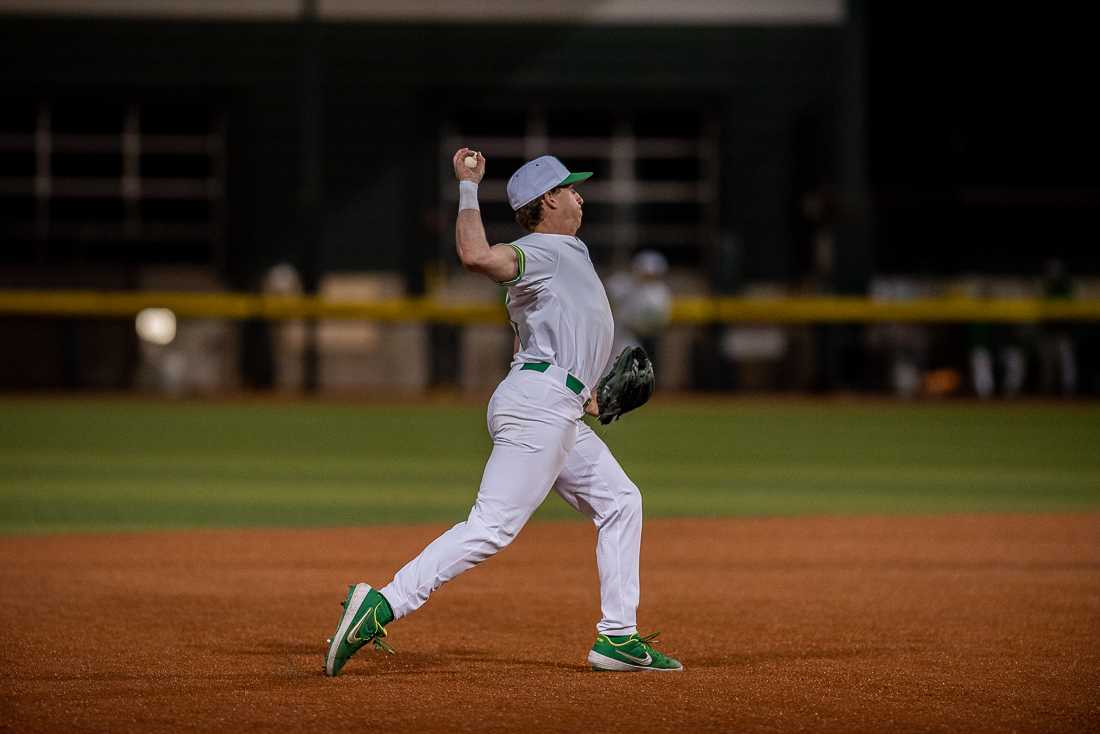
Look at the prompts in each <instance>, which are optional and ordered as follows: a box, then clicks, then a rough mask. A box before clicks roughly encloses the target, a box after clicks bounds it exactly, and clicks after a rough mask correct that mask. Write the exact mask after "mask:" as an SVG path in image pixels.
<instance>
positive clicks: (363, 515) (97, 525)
mask: <svg viewBox="0 0 1100 734" xmlns="http://www.w3.org/2000/svg"><path fill="white" fill-rule="evenodd" d="M0 414H2V416H3V420H2V421H0V532H3V533H24V532H59V531H89V530H90V531H97V530H119V529H151V528H193V527H244V526H326V525H359V524H372V523H408V522H426V521H457V520H459V519H461V518H462V517H464V515H465V513H466V511H467V510H468V508H469V506H470V503H471V502H472V500H473V498H474V495H475V493H476V491H477V485H478V481H479V478H480V475H481V468H482V466H483V464H484V460H485V457H486V456H487V455H488V451H489V439H488V436H487V434H486V430H485V411H484V407H481V406H478V407H473V406H456V405H424V404H415V405H409V406H398V405H384V406H382V405H366V404H364V405H347V406H337V405H332V404H323V403H322V404H313V403H301V404H280V403H247V402H242V403H179V404H175V403H169V402H156V401H152V402H141V401H128V400H123V401H111V400H106V399H49V400H29V399H14V400H5V401H0ZM598 430H599V431H600V432H601V434H602V435H603V436H604V439H605V440H606V441H607V442H608V443H609V444H610V445H611V447H612V448H613V449H614V451H615V453H616V455H617V456H618V457H619V460H620V462H621V463H622V464H623V466H624V468H625V469H626V470H627V472H628V473H629V474H630V475H631V476H632V477H633V478H634V480H635V481H636V482H637V484H638V485H639V486H640V487H641V488H642V493H643V495H644V496H645V507H646V512H647V516H649V517H657V516H722V515H797V514H855V513H863V514H866V513H881V514H898V513H943V512H1039V511H1074V510H1083V509H1100V406H1096V405H1087V406H1086V405H1067V406H1059V405H1054V404H1050V405H1020V406H1010V405H990V406H984V405H975V404H961V403H960V404H942V405H904V404H891V403H870V404H868V403H852V404H847V403H842V402H820V403H814V402H783V401H779V402H759V401H742V402H722V401H718V402H715V403H713V404H703V403H694V402H693V403H688V404H673V403H663V404H662V403H658V404H655V405H651V406H647V407H646V408H645V409H644V410H642V411H640V412H638V413H637V414H634V415H631V416H628V418H627V419H626V420H624V421H622V422H621V423H620V424H617V425H614V426H611V427H609V428H599V429H598ZM538 517H539V518H541V519H550V518H569V517H575V515H574V514H573V513H572V511H571V510H570V509H569V508H568V507H566V506H565V504H564V503H563V502H561V501H560V500H558V499H556V498H555V497H554V496H553V495H551V498H550V499H549V500H548V501H547V502H546V504H545V505H544V506H543V508H542V509H541V510H540V511H539V515H538Z"/></svg>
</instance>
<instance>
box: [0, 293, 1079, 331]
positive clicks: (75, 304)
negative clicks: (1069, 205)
mask: <svg viewBox="0 0 1100 734" xmlns="http://www.w3.org/2000/svg"><path fill="white" fill-rule="evenodd" d="M145 308H167V309H171V310H172V311H173V312H174V313H175V314H176V316H178V317H180V318H217V319H251V318H261V319H302V318H325V319H358V320H364V321H381V322H419V321H429V322H435V323H450V324H498V323H505V322H506V321H507V317H506V315H505V311H504V305H503V304H502V303H447V302H443V301H436V300H432V299H423V298H420V299H414V298H392V299H386V300H378V301H347V300H328V299H324V298H320V297H311V296H269V295H256V294H247V293H176V292H170V291H166V292H155V291H90V290H56V291H54V290H51V291H33V290H0V315H7V316H12V315H24V316H84V317H93V316H99V317H104V316H107V317H110V316H114V317H133V316H135V315H136V314H137V313H138V312H139V311H141V310H142V309H145ZM1055 319H1056V320H1064V321H1100V299H1087V300H1038V299H991V300H976V299H969V298H939V299H923V300H911V301H877V300H872V299H868V298H858V297H834V298H730V297H723V298H680V299H677V300H676V301H675V302H674V304H673V309H672V320H673V322H676V323H696V324H703V323H715V322H719V323H738V322H741V323H744V322H748V323H845V322H895V321H905V322H972V321H1002V322H1034V321H1044V320H1055Z"/></svg>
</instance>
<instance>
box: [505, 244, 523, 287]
mask: <svg viewBox="0 0 1100 734" xmlns="http://www.w3.org/2000/svg"><path fill="white" fill-rule="evenodd" d="M508 246H509V247H511V248H512V249H513V250H515V251H516V277H514V278H512V279H511V280H502V281H500V283H499V285H515V284H516V283H518V282H519V281H520V279H521V278H523V273H524V272H525V271H526V270H527V255H525V254H524V252H523V248H521V247H520V246H519V245H508Z"/></svg>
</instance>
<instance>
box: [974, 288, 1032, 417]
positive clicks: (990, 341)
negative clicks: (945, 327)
mask: <svg viewBox="0 0 1100 734" xmlns="http://www.w3.org/2000/svg"><path fill="white" fill-rule="evenodd" d="M978 297H979V298H982V299H989V298H991V297H992V292H991V288H990V285H989V283H985V282H983V283H981V284H980V285H979V286H978ZM995 357H999V359H1000V374H1001V375H1002V380H1001V388H1002V392H1003V394H1004V396H1005V397H1006V398H1014V397H1016V396H1017V395H1019V394H1020V391H1021V390H1023V387H1024V381H1025V380H1026V379H1027V354H1026V352H1025V351H1024V345H1023V340H1022V337H1021V335H1020V333H1019V330H1018V329H1017V328H1016V327H1014V326H1010V325H1004V324H993V323H990V322H988V321H982V322H977V323H974V324H971V325H970V374H971V379H972V380H973V383H974V392H975V393H977V395H978V397H979V398H982V399H983V400H986V399H988V398H991V397H993V395H994V394H995V393H996V387H997V383H996V375H997V364H996V363H995V362H994V358H995Z"/></svg>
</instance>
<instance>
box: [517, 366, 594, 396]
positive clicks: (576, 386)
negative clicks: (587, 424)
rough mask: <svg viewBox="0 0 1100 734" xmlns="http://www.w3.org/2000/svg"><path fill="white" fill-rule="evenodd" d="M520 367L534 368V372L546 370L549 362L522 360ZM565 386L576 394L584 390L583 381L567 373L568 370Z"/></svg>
mask: <svg viewBox="0 0 1100 734" xmlns="http://www.w3.org/2000/svg"><path fill="white" fill-rule="evenodd" d="M520 369H521V370H534V371H535V372H545V371H546V370H548V369H550V363H549V362H524V363H523V366H522V367H520ZM565 386H566V387H567V388H569V389H570V390H572V391H573V392H575V393H576V394H578V395H580V394H581V391H582V390H584V383H583V382H581V381H580V380H578V379H577V378H576V377H573V375H571V374H569V373H568V372H566V373H565Z"/></svg>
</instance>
